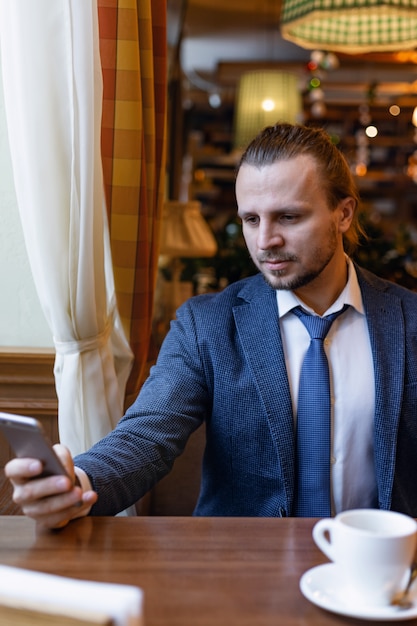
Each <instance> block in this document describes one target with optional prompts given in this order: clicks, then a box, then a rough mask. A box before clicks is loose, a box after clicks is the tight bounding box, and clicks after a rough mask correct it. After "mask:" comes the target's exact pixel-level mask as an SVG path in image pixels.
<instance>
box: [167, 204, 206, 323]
mask: <svg viewBox="0 0 417 626" xmlns="http://www.w3.org/2000/svg"><path fill="white" fill-rule="evenodd" d="M159 251H160V255H161V257H160V266H161V267H163V268H166V269H169V271H170V274H171V280H170V281H165V282H164V284H163V289H164V291H165V292H166V293H164V297H163V300H164V301H165V302H166V303H168V306H167V310H166V315H167V316H169V319H173V318H174V317H175V311H176V309H177V308H178V307H179V306H180V304H182V302H183V301H184V300H186V299H187V297H189V296H191V295H192V292H191V289H190V293H187V292H184V289H182V285H181V280H180V278H181V272H182V270H183V267H184V266H183V263H182V261H181V259H183V258H200V257H211V256H214V255H215V254H216V252H217V243H216V239H215V238H214V235H213V232H212V231H211V229H210V226H209V225H208V223H207V222H206V220H205V219H204V217H203V216H202V214H201V203H200V202H198V201H195V200H187V201H184V202H182V201H177V200H168V201H166V202H165V204H164V210H163V216H162V232H161V241H160V249H159Z"/></svg>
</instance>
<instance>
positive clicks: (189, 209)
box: [160, 200, 217, 258]
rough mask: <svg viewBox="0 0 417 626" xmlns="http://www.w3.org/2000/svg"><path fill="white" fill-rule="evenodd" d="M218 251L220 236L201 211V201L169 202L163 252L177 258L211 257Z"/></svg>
mask: <svg viewBox="0 0 417 626" xmlns="http://www.w3.org/2000/svg"><path fill="white" fill-rule="evenodd" d="M216 252H217V243H216V239H215V238H214V235H213V233H212V231H211V229H210V226H209V225H208V224H207V222H206V221H205V219H204V218H203V216H202V214H201V203H200V202H197V201H187V202H179V201H176V200H169V201H167V202H165V204H164V212H163V219H162V233H161V243H160V253H161V254H162V255H165V256H168V257H174V258H182V257H184V258H185V257H210V256H214V255H215V254H216Z"/></svg>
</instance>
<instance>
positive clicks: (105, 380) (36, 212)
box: [0, 0, 132, 454]
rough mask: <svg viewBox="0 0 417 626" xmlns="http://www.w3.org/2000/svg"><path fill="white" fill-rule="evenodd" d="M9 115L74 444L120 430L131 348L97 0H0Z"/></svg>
mask: <svg viewBox="0 0 417 626" xmlns="http://www.w3.org/2000/svg"><path fill="white" fill-rule="evenodd" d="M0 46H1V60H2V70H3V81H4V97H5V107H6V119H7V126H8V132H9V140H10V149H11V157H12V165H13V173H14V181H15V187H16V194H17V201H18V206H19V212H20V215H21V220H22V225H23V231H24V237H25V241H26V246H27V251H28V256H29V262H30V265H31V268H32V272H33V277H34V281H35V285H36V288H37V291H38V294H39V298H40V301H41V305H42V308H43V311H44V313H45V316H46V319H47V321H48V323H49V325H50V328H51V332H52V334H53V337H54V342H55V347H56V361H55V380H56V388H57V394H58V402H59V432H60V440H61V442H62V443H64V444H66V445H67V446H69V448H70V450H71V452H72V453H73V454H77V453H79V452H82V451H84V450H85V449H87V448H88V447H90V446H91V445H92V444H93V443H94V442H95V441H97V440H98V439H100V438H101V437H102V436H103V435H105V434H106V433H107V432H109V431H110V430H111V429H112V428H114V426H115V424H116V423H117V421H118V420H119V419H120V417H121V415H122V411H123V401H124V392H125V385H126V381H127V377H128V375H129V371H130V367H131V363H132V353H131V350H130V347H129V344H128V342H127V340H126V337H125V335H124V332H123V329H122V327H121V324H120V319H119V315H118V311H117V307H116V303H115V297H114V285H113V272H112V263H111V257H110V244H109V236H108V226H107V221H106V207H105V198H104V190H103V178H102V163H101V151H100V124H101V107H102V76H101V64H100V57H99V47H98V22H97V3H96V0H0Z"/></svg>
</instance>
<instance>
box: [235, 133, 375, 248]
mask: <svg viewBox="0 0 417 626" xmlns="http://www.w3.org/2000/svg"><path fill="white" fill-rule="evenodd" d="M300 155H309V156H311V157H312V158H313V159H314V160H315V161H316V164H317V167H318V171H319V173H320V174H321V176H322V179H323V180H322V182H323V185H324V189H325V191H326V195H327V199H328V203H329V207H330V209H331V210H334V209H335V208H336V207H337V205H338V204H339V202H340V201H341V200H343V199H344V198H347V197H352V198H353V199H354V200H355V211H354V216H353V220H352V224H351V226H350V228H349V230H348V231H347V232H346V233H345V234H344V237H343V239H344V247H345V250H346V252H347V253H348V254H353V253H354V251H355V250H356V248H357V246H358V244H359V242H360V238H361V236H365V233H364V231H363V228H362V226H361V225H360V223H359V216H358V205H359V193H358V189H357V187H356V184H355V181H354V179H353V175H352V173H351V171H350V168H349V165H348V163H347V161H346V159H345V157H344V155H343V154H342V152H341V151H340V150H339V148H337V147H336V145H335V144H334V143H333V142H332V140H331V138H330V136H329V135H328V133H327V132H326V131H325V130H324V129H322V128H315V127H314V128H313V127H308V126H304V125H302V124H287V123H278V124H275V126H267V127H266V128H264V129H263V130H262V131H261V132H260V133H259V134H258V135H257V136H256V137H255V138H254V139H253V140H252V141H251V142H250V143H249V145H248V146H247V148H246V149H245V151H244V152H243V154H242V156H241V158H240V160H239V163H238V166H237V172H238V171H239V169H240V167H241V166H242V165H245V164H246V165H251V166H254V167H258V168H260V167H263V166H264V165H272V164H273V163H275V162H277V161H282V160H288V159H293V158H295V157H298V156H300Z"/></svg>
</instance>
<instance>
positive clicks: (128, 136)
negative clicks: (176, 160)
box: [98, 0, 167, 404]
mask: <svg viewBox="0 0 417 626" xmlns="http://www.w3.org/2000/svg"><path fill="white" fill-rule="evenodd" d="M98 9H99V37H100V54H101V62H102V70H103V83H104V96H103V118H102V158H103V168H104V181H105V188H106V199H107V207H108V217H109V228H110V239H111V250H112V257H113V271H114V280H115V288H116V297H117V303H118V308H119V312H120V317H121V320H122V324H123V328H124V330H125V333H126V335H127V337H128V338H129V342H130V346H131V349H132V350H133V353H134V365H133V368H132V372H131V375H130V378H129V381H128V384H127V389H126V403H127V404H130V401H131V399H133V398H134V396H135V395H136V393H137V392H138V390H139V387H140V385H141V383H142V381H143V377H144V374H145V371H146V367H147V361H148V354H149V342H150V337H151V322H152V309H153V298H154V290H155V284H156V276H157V257H158V245H159V230H160V221H161V214H162V205H163V200H164V192H165V153H166V136H167V129H166V123H167V122H166V117H167V116H166V109H167V50H166V48H167V43H166V2H165V0H140V1H139V0H98Z"/></svg>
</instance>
